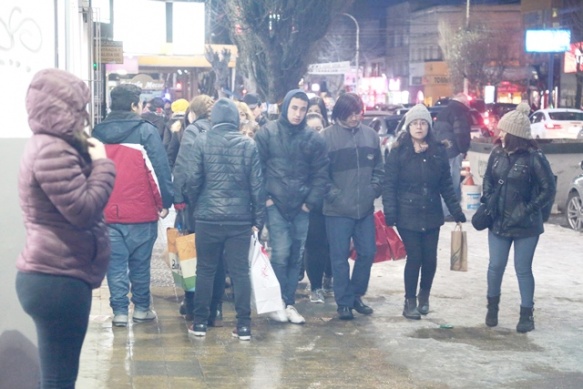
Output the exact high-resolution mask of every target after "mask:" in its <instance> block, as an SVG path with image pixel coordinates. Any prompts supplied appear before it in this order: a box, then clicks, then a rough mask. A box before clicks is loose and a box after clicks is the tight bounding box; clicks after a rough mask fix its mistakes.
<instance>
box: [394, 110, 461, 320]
mask: <svg viewBox="0 0 583 389" xmlns="http://www.w3.org/2000/svg"><path fill="white" fill-rule="evenodd" d="M431 123H432V120H431V115H430V114H429V111H428V110H427V108H426V107H425V106H424V105H422V104H418V105H416V106H415V107H413V108H412V109H411V110H410V111H409V112H407V115H406V116H405V125H404V128H405V131H404V132H402V133H401V135H400V136H399V137H398V139H397V141H396V142H395V143H394V144H393V147H392V149H391V152H390V154H389V156H388V158H387V160H386V161H385V180H384V184H383V208H384V212H385V219H386V222H387V225H389V226H397V229H398V231H399V234H400V235H401V238H402V239H403V243H404V244H405V248H406V249H407V263H406V265H405V308H404V310H403V316H405V317H406V318H408V319H415V320H419V319H420V318H421V314H423V315H425V314H427V313H428V312H429V294H430V291H431V285H432V283H433V277H434V276H435V270H436V267H437V243H438V239H439V230H440V227H441V226H442V225H443V223H444V217H443V209H442V207H441V197H443V199H444V201H445V203H446V205H447V208H448V209H449V211H450V213H451V214H452V215H453V217H454V220H455V221H456V222H457V223H464V222H465V221H466V217H465V216H464V214H463V212H462V209H461V207H460V204H459V201H458V199H457V196H456V195H455V192H454V189H453V184H452V180H451V174H450V170H449V161H448V158H447V154H446V151H445V147H444V146H443V145H442V144H441V143H439V142H438V141H437V140H435V138H434V137H433V134H432V132H431ZM419 273H421V282H420V283H419ZM418 284H419V286H420V289H419V295H418V297H419V301H417V285H418ZM417 307H419V308H417Z"/></svg>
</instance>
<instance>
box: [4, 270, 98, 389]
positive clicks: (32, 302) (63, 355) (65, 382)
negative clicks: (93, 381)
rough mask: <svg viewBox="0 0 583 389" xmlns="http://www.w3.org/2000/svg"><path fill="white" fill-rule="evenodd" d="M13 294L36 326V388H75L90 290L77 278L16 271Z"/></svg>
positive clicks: (88, 307) (88, 310) (86, 322)
mask: <svg viewBox="0 0 583 389" xmlns="http://www.w3.org/2000/svg"><path fill="white" fill-rule="evenodd" d="M16 293H17V294H18V299H19V300H20V304H21V305H22V308H23V309H24V311H25V312H26V313H27V314H28V315H30V316H31V317H32V319H33V320H34V324H35V326H36V333H37V338H38V352H39V358H40V367H41V385H40V388H41V389H69V388H75V381H76V380H77V374H78V373H79V356H80V355H81V347H82V346H83V340H84V339H85V334H86V333H87V325H88V323H89V312H90V311H91V287H90V286H89V284H87V283H86V282H84V281H81V280H80V279H77V278H72V277H66V276H56V275H49V274H41V273H23V272H18V274H17V275H16Z"/></svg>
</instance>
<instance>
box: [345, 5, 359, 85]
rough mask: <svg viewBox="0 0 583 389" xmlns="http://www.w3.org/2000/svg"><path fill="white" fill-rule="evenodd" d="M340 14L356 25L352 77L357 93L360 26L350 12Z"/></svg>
mask: <svg viewBox="0 0 583 389" xmlns="http://www.w3.org/2000/svg"><path fill="white" fill-rule="evenodd" d="M342 15H344V16H346V17H348V18H350V19H352V21H353V22H354V24H355V25H356V56H355V62H356V78H355V79H354V82H355V84H356V85H355V89H356V91H355V92H356V93H358V79H359V77H358V71H359V67H360V65H359V63H358V61H359V58H360V57H359V53H360V26H359V25H358V22H357V21H356V19H355V18H354V16H352V15H351V14H347V13H343V14H342Z"/></svg>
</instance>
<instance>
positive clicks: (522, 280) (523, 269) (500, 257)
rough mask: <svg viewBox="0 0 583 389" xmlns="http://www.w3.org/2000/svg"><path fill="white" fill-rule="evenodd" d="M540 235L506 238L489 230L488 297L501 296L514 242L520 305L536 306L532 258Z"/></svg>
mask: <svg viewBox="0 0 583 389" xmlns="http://www.w3.org/2000/svg"><path fill="white" fill-rule="evenodd" d="M538 239H539V235H537V236H530V237H528V238H506V237H503V236H500V235H496V234H495V233H493V232H492V231H491V230H489V231H488V249H489V251H490V264H489V265H488V297H496V296H500V289H501V285H502V277H503V276H504V270H505V269H506V263H507V262H508V254H509V252H510V246H511V245H512V243H514V269H515V270H516V278H517V279H518V289H519V290H520V299H521V303H520V305H521V306H522V307H525V308H532V307H533V306H534V276H533V274H532V260H533V258H534V251H535V250H536V246H537V244H538Z"/></svg>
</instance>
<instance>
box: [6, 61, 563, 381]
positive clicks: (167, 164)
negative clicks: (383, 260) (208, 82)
mask: <svg viewBox="0 0 583 389" xmlns="http://www.w3.org/2000/svg"><path fill="white" fill-rule="evenodd" d="M141 92H142V91H141V89H140V88H139V87H137V86H134V85H131V84H123V85H119V86H116V87H115V88H113V89H112V91H111V105H110V113H109V114H108V115H107V117H106V118H105V120H104V121H103V122H101V123H99V124H98V125H97V126H96V127H95V128H94V129H93V130H92V131H91V130H90V129H88V128H87V118H88V113H87V112H86V105H87V103H88V102H89V89H88V88H87V86H86V85H85V84H84V83H83V82H82V81H81V80H80V79H78V78H77V77H75V76H73V75H71V74H69V73H67V72H64V71H60V70H45V71H41V72H39V73H38V74H37V75H36V76H35V77H34V78H33V81H32V83H31V85H30V87H29V91H28V96H27V102H26V103H27V110H28V113H29V123H30V127H31V129H32V131H33V137H32V138H31V140H30V141H29V142H28V144H27V148H26V150H25V153H24V157H23V160H22V165H21V171H20V177H19V193H20V201H21V206H22V210H23V214H24V221H25V226H26V231H27V245H26V247H25V249H24V250H23V252H22V254H21V255H20V257H19V259H18V262H17V266H18V269H19V272H18V275H17V292H18V296H19V299H20V302H21V304H22V306H23V308H24V310H25V311H26V312H27V313H28V314H29V315H30V316H31V317H32V318H33V320H34V322H35V325H36V328H37V333H38V339H39V340H38V343H39V354H40V361H41V370H42V378H41V379H42V385H41V387H42V388H49V387H51V388H52V387H74V382H75V379H76V376H77V371H78V366H79V355H80V350H81V346H82V343H83V339H84V336H85V332H86V330H87V324H88V316H89V309H90V304H91V289H92V288H96V287H99V285H100V284H101V282H102V280H103V278H104V277H107V283H108V287H109V290H110V295H111V297H110V306H111V308H112V311H113V319H112V325H113V326H114V327H125V326H127V325H128V322H129V318H130V297H129V296H130V295H131V303H132V304H133V311H132V315H131V319H132V321H133V322H135V323H141V322H149V321H152V320H155V319H156V313H155V312H154V311H153V310H152V308H151V293H150V262H151V256H152V249H153V246H154V242H155V241H156V238H157V235H158V222H159V219H161V218H165V217H166V216H167V215H168V210H169V208H171V207H172V206H174V208H175V209H176V211H177V212H178V214H179V215H180V226H181V229H182V230H183V231H184V232H194V233H195V245H196V252H197V265H196V274H197V280H196V289H195V291H194V292H192V291H187V292H186V293H185V296H184V303H183V306H182V307H181V309H182V312H183V313H184V315H185V316H186V317H187V318H188V320H189V321H191V323H189V326H188V333H189V334H191V335H193V336H196V337H204V336H205V334H206V333H207V331H208V329H209V327H214V326H219V325H221V324H219V323H220V319H221V318H222V296H223V293H224V290H225V285H226V281H225V278H226V276H227V274H228V278H229V280H230V281H229V282H230V285H231V287H232V290H233V295H234V305H235V312H236V327H235V328H234V330H233V336H234V337H236V338H238V339H240V340H249V339H251V334H252V331H251V328H252V323H251V284H250V276H249V270H250V269H249V266H250V265H249V262H248V251H249V246H250V238H251V236H252V234H254V233H259V232H261V231H262V230H263V229H264V228H265V229H266V230H267V232H268V234H267V243H268V246H269V248H270V250H271V251H270V261H271V265H272V267H273V270H274V273H275V276H276V278H277V280H278V282H279V285H280V293H281V296H280V297H281V300H282V305H281V310H278V311H275V312H271V313H270V314H269V317H270V319H272V320H275V321H280V322H289V323H292V324H303V323H305V322H306V320H305V318H304V316H302V314H301V313H300V312H299V311H298V309H297V307H296V304H295V303H296V289H297V288H298V283H299V280H300V279H301V278H302V277H303V273H304V269H305V270H306V272H307V275H308V279H309V282H310V289H311V290H310V301H311V302H313V303H324V302H325V299H326V297H328V296H330V295H331V294H333V295H334V299H335V302H336V305H337V312H338V318H339V319H341V320H352V319H354V315H353V311H356V312H357V313H359V314H362V315H371V314H373V313H374V309H373V308H372V307H370V306H369V305H367V303H366V302H365V301H364V299H363V298H364V297H365V295H366V292H367V288H368V284H369V281H370V273H371V266H372V264H373V259H374V257H375V252H376V244H377V243H376V240H375V218H374V211H375V207H374V202H375V199H377V198H379V197H381V195H382V203H383V210H384V217H385V222H386V224H387V226H389V227H393V226H394V227H396V229H397V231H398V233H399V235H400V236H401V238H402V240H403V243H404V245H405V248H406V250H407V260H406V265H405V270H404V297H405V301H404V309H403V316H404V317H405V318H407V319H413V320H418V319H420V318H421V317H422V315H427V314H429V313H430V312H431V310H430V305H429V296H430V292H431V288H432V284H433V279H434V275H435V271H436V266H437V246H438V240H439V233H440V228H441V226H442V225H443V224H444V223H445V221H446V217H448V218H451V219H452V220H453V221H455V222H456V223H464V222H466V217H465V215H464V213H463V212H462V209H461V207H460V193H459V191H458V190H459V170H460V169H459V168H460V164H461V159H462V158H463V157H464V155H465V153H466V152H467V150H468V146H469V131H470V130H469V125H467V124H468V122H467V119H468V118H467V112H466V111H467V106H466V105H467V104H465V102H464V96H463V95H457V96H456V97H455V98H454V100H453V101H452V102H451V103H450V107H448V109H447V110H445V109H444V110H443V112H442V113H441V114H440V115H439V117H438V118H437V121H436V123H435V125H434V122H433V120H432V119H431V116H430V114H429V112H428V110H427V108H426V107H425V106H424V105H417V106H415V107H413V108H412V109H411V110H410V111H409V112H408V113H407V114H406V116H405V119H404V121H405V122H404V126H403V130H402V132H401V133H400V134H399V135H398V137H397V140H396V142H395V143H394V145H393V146H392V148H391V150H390V153H389V155H388V157H387V158H386V160H385V161H383V157H382V155H381V151H380V142H379V137H378V135H377V133H376V132H375V131H374V130H373V129H371V128H370V127H368V126H366V125H364V124H363V123H362V113H363V109H364V107H363V102H362V100H361V98H360V97H359V96H358V95H357V94H354V93H344V94H342V95H341V96H340V97H339V98H338V100H337V101H336V103H335V105H334V106H333V108H332V112H331V117H330V118H329V117H328V110H327V108H326V105H325V104H324V101H323V100H322V99H320V98H314V99H309V98H308V95H307V94H306V93H305V92H303V91H302V90H299V89H296V90H291V91H289V92H288V93H287V95H286V96H285V98H284V99H283V101H282V103H281V109H280V111H279V112H280V114H279V117H278V118H277V119H275V120H272V121H268V120H267V119H266V117H265V115H264V113H263V109H262V107H263V106H264V105H263V104H262V101H261V99H260V98H259V96H258V95H256V94H247V95H245V97H244V98H243V99H242V101H240V102H234V101H232V100H230V99H226V98H221V99H219V100H217V101H216V102H215V101H214V99H213V98H212V97H210V96H206V95H199V96H196V97H194V98H193V99H192V100H191V101H187V100H185V99H178V100H176V101H174V102H172V103H171V104H166V103H165V102H164V100H162V99H160V98H157V97H156V98H154V99H152V100H150V101H149V102H148V104H147V108H146V107H143V103H142V102H141V101H140V94H141ZM167 105H168V106H167ZM143 108H144V112H143ZM168 111H170V113H169V112H168ZM329 120H330V122H329ZM498 127H499V129H500V133H501V136H500V139H499V142H498V143H499V145H498V146H497V147H496V148H495V149H494V150H493V151H492V154H491V155H490V158H489V161H488V167H487V171H486V174H485V177H484V191H483V196H482V199H481V201H482V202H483V203H485V204H487V205H488V209H489V211H490V212H491V215H492V219H493V221H492V223H491V225H490V226H489V235H488V242H489V248H490V265H489V268H488V274H487V284H488V293H487V296H486V297H487V301H488V305H487V316H486V325H488V326H496V325H497V322H498V320H497V314H498V305H499V302H500V295H501V291H500V289H501V281H502V276H503V274H504V270H505V266H506V262H507V260H508V254H509V250H510V248H511V246H514V250H515V256H514V261H515V269H516V272H517V278H518V282H519V289H520V294H521V306H520V318H519V323H518V325H517V331H518V332H528V331H532V330H533V329H534V319H533V306H534V277H533V274H532V261H533V255H534V251H535V249H536V245H537V242H538V238H539V236H540V234H541V233H543V232H544V229H543V221H544V219H545V217H546V215H545V212H544V209H545V207H546V205H547V204H548V203H549V202H552V200H553V198H554V193H555V181H554V178H553V174H552V171H551V169H550V165H549V163H548V161H547V160H546V158H545V156H544V154H543V153H542V152H541V151H540V149H539V148H538V146H537V144H536V142H535V141H534V140H533V139H532V136H531V134H530V126H529V122H528V117H527V116H526V114H525V112H524V109H523V108H522V107H521V106H519V107H518V108H517V110H516V111H511V112H510V113H508V114H507V115H506V116H504V117H503V118H502V119H501V120H500V122H499V124H498ZM89 134H90V135H89ZM90 136H92V137H90ZM114 182H115V183H114ZM442 202H443V203H442ZM442 204H443V206H442ZM443 207H445V209H444V208H443ZM444 214H445V215H444ZM351 250H353V251H354V252H355V253H356V260H355V262H354V264H353V265H351V264H350V262H349V259H348V258H349V256H350V252H351ZM278 298H279V296H278Z"/></svg>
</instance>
